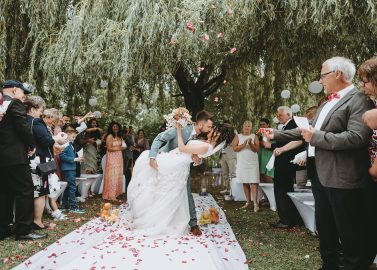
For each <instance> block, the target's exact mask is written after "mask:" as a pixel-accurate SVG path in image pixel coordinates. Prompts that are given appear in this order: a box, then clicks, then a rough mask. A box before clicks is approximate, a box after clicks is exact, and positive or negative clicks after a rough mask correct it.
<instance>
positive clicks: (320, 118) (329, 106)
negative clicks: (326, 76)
mask: <svg viewBox="0 0 377 270" xmlns="http://www.w3.org/2000/svg"><path fill="white" fill-rule="evenodd" d="M354 88H355V86H354V85H353V84H351V85H350V86H347V87H346V88H344V89H342V90H340V91H339V92H338V94H339V96H340V98H333V99H332V100H329V101H327V103H326V104H325V105H324V106H323V108H322V111H321V112H320V114H319V116H318V118H317V122H316V123H315V126H314V129H318V130H320V129H321V127H322V124H323V121H325V118H326V116H327V115H328V114H329V112H330V111H331V109H332V108H333V107H334V106H335V105H336V104H337V103H338V102H339V100H341V99H342V98H343V97H344V96H345V95H347V94H348V93H349V92H350V91H351V90H352V89H354ZM308 156H309V157H314V156H315V147H314V146H311V145H310V144H309V148H308Z"/></svg>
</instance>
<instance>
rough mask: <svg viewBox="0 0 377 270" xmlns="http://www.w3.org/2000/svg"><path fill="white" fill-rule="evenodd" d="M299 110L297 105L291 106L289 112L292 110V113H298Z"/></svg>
mask: <svg viewBox="0 0 377 270" xmlns="http://www.w3.org/2000/svg"><path fill="white" fill-rule="evenodd" d="M300 109H301V107H300V105H298V104H293V105H292V106H291V110H292V112H293V113H298V112H299V111H300Z"/></svg>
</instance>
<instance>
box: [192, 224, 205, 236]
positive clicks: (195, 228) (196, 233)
mask: <svg viewBox="0 0 377 270" xmlns="http://www.w3.org/2000/svg"><path fill="white" fill-rule="evenodd" d="M190 231H191V233H192V234H193V235H194V236H201V235H202V231H201V230H200V228H199V226H198V225H195V226H192V227H191V229H190Z"/></svg>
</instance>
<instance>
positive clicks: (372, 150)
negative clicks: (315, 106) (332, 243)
mask: <svg viewBox="0 0 377 270" xmlns="http://www.w3.org/2000/svg"><path fill="white" fill-rule="evenodd" d="M358 73H359V77H360V80H361V88H362V90H363V91H364V93H365V94H367V95H369V96H371V97H373V99H372V100H373V101H374V104H375V107H377V101H376V98H377V57H373V58H371V59H369V60H367V61H365V62H364V63H362V64H361V66H360V68H359V71H358ZM373 110H375V109H373ZM364 115H365V113H364ZM376 157H377V130H376V129H374V130H373V135H372V137H371V139H370V143H369V158H370V162H371V167H370V168H369V174H370V175H371V177H372V178H373V180H374V181H369V182H368V188H367V191H368V195H369V196H368V197H367V198H368V202H367V206H368V207H369V209H368V213H367V215H368V225H369V231H368V233H367V234H368V240H369V243H368V244H369V246H368V248H367V251H366V254H367V263H368V264H370V265H371V264H372V263H373V261H374V258H375V257H376V254H377V230H376V228H377V216H376V214H375V213H376V212H377V211H376V207H377V161H376Z"/></svg>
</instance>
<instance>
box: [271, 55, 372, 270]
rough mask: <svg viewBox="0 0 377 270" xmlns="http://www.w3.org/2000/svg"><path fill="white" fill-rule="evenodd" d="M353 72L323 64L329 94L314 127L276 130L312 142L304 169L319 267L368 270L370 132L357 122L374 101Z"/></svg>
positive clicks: (338, 60)
mask: <svg viewBox="0 0 377 270" xmlns="http://www.w3.org/2000/svg"><path fill="white" fill-rule="evenodd" d="M355 72H356V69H355V66H354V64H353V63H352V62H351V61H350V60H349V59H346V58H343V57H334V58H331V59H328V60H327V61H325V62H324V63H323V65H322V70H321V76H320V83H321V84H322V85H323V86H324V89H325V91H326V93H327V94H328V99H327V101H326V102H325V103H324V104H322V106H321V107H319V109H318V111H317V114H316V116H315V118H314V121H313V127H309V128H308V129H300V130H299V129H296V130H290V131H275V130H273V131H272V132H273V134H271V135H270V138H274V139H275V140H278V141H289V140H297V139H299V138H300V137H302V138H303V139H304V140H305V141H306V142H308V143H310V144H309V147H308V159H307V170H308V177H309V179H311V181H312V188H313V195H314V199H315V216H316V223H317V229H318V232H319V240H320V253H321V257H322V265H323V266H322V269H331V270H332V269H339V252H340V251H343V254H344V262H343V264H344V269H347V270H348V269H367V263H366V258H365V248H366V247H365V237H366V234H365V228H366V222H367V216H366V213H365V209H366V207H365V198H366V196H365V194H366V193H365V192H366V186H367V184H368V181H371V180H370V177H369V175H368V168H369V158H368V144H369V140H370V137H371V134H372V131H371V129H369V128H368V127H367V126H366V125H365V124H364V123H363V121H362V120H361V117H362V115H363V113H364V112H366V111H367V110H369V109H371V108H373V107H374V106H373V102H372V101H371V100H370V99H369V98H368V97H367V96H366V95H364V94H363V93H361V92H359V91H357V89H356V88H355V86H354V85H353V84H352V79H353V77H354V75H355Z"/></svg>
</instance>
